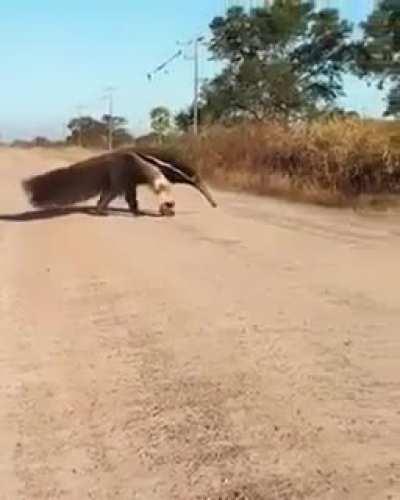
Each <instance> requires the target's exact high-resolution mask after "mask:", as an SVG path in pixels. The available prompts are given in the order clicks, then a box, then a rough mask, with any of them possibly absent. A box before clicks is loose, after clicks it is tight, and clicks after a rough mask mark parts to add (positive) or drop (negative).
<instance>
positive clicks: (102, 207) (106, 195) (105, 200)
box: [96, 191, 117, 215]
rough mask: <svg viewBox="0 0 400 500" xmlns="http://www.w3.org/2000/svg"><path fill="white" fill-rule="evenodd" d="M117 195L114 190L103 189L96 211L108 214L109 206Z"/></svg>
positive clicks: (100, 213) (98, 213)
mask: <svg viewBox="0 0 400 500" xmlns="http://www.w3.org/2000/svg"><path fill="white" fill-rule="evenodd" d="M116 197H117V194H116V193H114V192H113V191H102V193H101V195H100V199H99V201H98V202H97V207H96V213H97V215H107V207H108V205H109V204H110V203H111V202H112V200H114V199H115V198H116Z"/></svg>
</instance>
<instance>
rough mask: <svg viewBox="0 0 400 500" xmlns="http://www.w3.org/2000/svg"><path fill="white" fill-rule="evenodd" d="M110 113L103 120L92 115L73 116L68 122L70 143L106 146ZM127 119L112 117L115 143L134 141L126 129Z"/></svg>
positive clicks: (116, 144)
mask: <svg viewBox="0 0 400 500" xmlns="http://www.w3.org/2000/svg"><path fill="white" fill-rule="evenodd" d="M110 121H111V120H110V115H107V114H106V115H103V116H102V118H101V120H96V119H95V118H92V117H91V116H82V117H79V118H72V119H71V120H70V122H69V123H68V128H69V130H70V131H71V134H70V135H69V137H68V138H67V141H68V142H69V143H70V144H75V145H82V146H83V147H95V148H105V147H106V146H107V137H108V130H109V125H110ZM126 124H127V121H126V119H125V118H123V117H121V116H113V117H112V125H113V145H114V146H115V147H119V146H122V145H123V144H127V143H130V142H132V141H133V137H132V136H131V134H129V132H128V131H127V130H126V128H125V127H126Z"/></svg>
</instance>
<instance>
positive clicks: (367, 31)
mask: <svg viewBox="0 0 400 500" xmlns="http://www.w3.org/2000/svg"><path fill="white" fill-rule="evenodd" d="M362 28H363V30H364V46H365V49H366V54H365V57H363V58H362V59H361V61H360V69H361V73H362V76H366V77H372V78H374V79H376V80H377V83H378V87H379V88H381V89H382V88H384V86H385V84H387V85H388V87H389V88H388V95H387V107H386V110H385V115H386V116H399V115H400V1H399V0H384V1H383V2H381V3H380V4H379V6H378V8H377V9H375V10H374V11H373V12H372V14H371V15H370V16H369V17H368V19H367V20H366V22H364V23H362Z"/></svg>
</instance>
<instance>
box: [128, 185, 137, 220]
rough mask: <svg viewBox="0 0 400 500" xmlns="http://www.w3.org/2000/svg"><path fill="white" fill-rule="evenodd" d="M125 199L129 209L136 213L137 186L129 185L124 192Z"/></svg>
mask: <svg viewBox="0 0 400 500" xmlns="http://www.w3.org/2000/svg"><path fill="white" fill-rule="evenodd" d="M125 201H126V202H127V204H128V206H129V209H130V211H131V212H132V213H133V214H134V215H137V214H138V213H139V203H138V200H137V188H136V186H131V187H130V188H129V189H128V190H127V191H126V193H125Z"/></svg>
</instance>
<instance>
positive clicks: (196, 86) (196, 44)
mask: <svg viewBox="0 0 400 500" xmlns="http://www.w3.org/2000/svg"><path fill="white" fill-rule="evenodd" d="M203 40H204V37H203V36H197V37H196V38H195V40H194V98H193V134H194V135H197V134H198V133H199V43H200V42H202V41H203Z"/></svg>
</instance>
